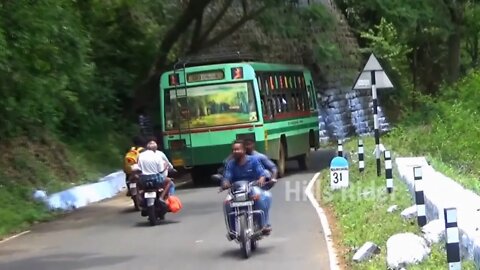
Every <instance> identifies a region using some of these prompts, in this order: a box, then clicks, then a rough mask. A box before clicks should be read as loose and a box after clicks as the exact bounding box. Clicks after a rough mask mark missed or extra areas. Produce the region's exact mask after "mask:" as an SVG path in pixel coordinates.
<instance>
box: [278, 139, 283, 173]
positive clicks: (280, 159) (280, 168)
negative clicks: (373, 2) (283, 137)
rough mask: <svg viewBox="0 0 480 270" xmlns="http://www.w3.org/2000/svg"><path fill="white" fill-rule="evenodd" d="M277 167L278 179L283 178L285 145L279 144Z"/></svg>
mask: <svg viewBox="0 0 480 270" xmlns="http://www.w3.org/2000/svg"><path fill="white" fill-rule="evenodd" d="M277 167H278V168H277V169H278V178H282V177H283V176H285V145H284V144H283V143H280V147H279V150H278V161H277Z"/></svg>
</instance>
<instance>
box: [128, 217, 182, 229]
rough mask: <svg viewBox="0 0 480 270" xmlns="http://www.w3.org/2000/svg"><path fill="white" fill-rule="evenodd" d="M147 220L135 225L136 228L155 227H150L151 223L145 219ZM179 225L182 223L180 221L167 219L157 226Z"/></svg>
mask: <svg viewBox="0 0 480 270" xmlns="http://www.w3.org/2000/svg"><path fill="white" fill-rule="evenodd" d="M144 218H145V221H139V222H137V223H135V225H134V226H135V227H153V226H150V223H148V220H147V217H144ZM177 223H180V221H178V220H169V219H167V218H166V219H165V220H162V221H160V222H158V223H157V225H156V226H165V225H170V224H177Z"/></svg>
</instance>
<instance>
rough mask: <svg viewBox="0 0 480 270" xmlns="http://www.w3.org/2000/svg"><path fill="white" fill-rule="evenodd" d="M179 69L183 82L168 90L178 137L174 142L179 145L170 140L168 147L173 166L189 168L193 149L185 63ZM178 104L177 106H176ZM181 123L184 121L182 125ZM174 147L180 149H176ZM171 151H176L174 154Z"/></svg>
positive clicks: (191, 162)
mask: <svg viewBox="0 0 480 270" xmlns="http://www.w3.org/2000/svg"><path fill="white" fill-rule="evenodd" d="M180 70H183V76H184V80H183V81H184V84H183V86H179V85H175V88H174V91H171V92H170V95H173V96H174V97H175V98H174V99H173V100H175V102H176V103H177V104H174V108H175V109H174V110H175V113H174V117H175V120H176V122H177V123H179V124H178V125H177V133H178V139H177V140H175V142H178V143H179V144H180V145H178V146H177V145H175V143H174V142H172V141H171V142H170V149H171V151H172V157H171V158H172V164H173V166H175V167H177V166H183V167H184V168H187V169H188V168H189V167H190V166H188V165H190V164H193V150H192V148H193V147H192V134H191V133H190V121H191V120H190V116H191V111H190V106H189V104H188V91H187V86H186V81H187V79H186V73H185V64H184V65H183V67H181V69H180ZM175 73H177V69H176V65H175V67H174V74H175ZM177 105H178V106H177ZM181 123H184V124H183V125H182V124H181ZM182 126H183V127H182ZM175 149H182V150H181V151H177V150H175ZM173 152H176V153H175V154H174V153H173Z"/></svg>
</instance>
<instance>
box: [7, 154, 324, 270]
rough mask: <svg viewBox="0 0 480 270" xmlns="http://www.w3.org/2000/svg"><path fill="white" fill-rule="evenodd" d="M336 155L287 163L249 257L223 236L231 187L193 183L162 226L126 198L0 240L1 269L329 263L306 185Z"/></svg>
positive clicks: (314, 266)
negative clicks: (305, 163) (305, 167)
mask: <svg viewBox="0 0 480 270" xmlns="http://www.w3.org/2000/svg"><path fill="white" fill-rule="evenodd" d="M332 154H334V152H332V151H329V152H328V153H327V152H326V151H322V152H316V153H313V154H312V158H311V166H310V168H311V169H310V170H309V171H308V172H296V171H295V169H296V167H297V166H296V164H295V163H294V162H292V163H291V165H290V164H289V167H290V168H292V170H291V173H289V174H288V175H287V176H286V177H285V178H282V179H281V182H280V183H279V184H278V185H277V186H275V188H274V189H272V192H273V205H272V210H271V221H272V226H273V231H272V234H271V235H270V236H269V237H267V238H264V239H263V240H261V241H260V242H259V247H258V249H257V250H256V251H255V252H254V253H253V254H252V257H250V258H249V259H248V260H245V259H243V258H242V257H241V253H240V249H239V246H238V244H236V243H235V242H233V241H232V242H229V241H227V239H226V237H225V234H226V231H225V223H224V219H223V213H222V207H221V203H222V200H223V198H224V197H225V193H221V194H218V192H217V191H218V188H217V187H205V188H188V187H187V188H184V189H181V190H178V192H177V195H178V196H179V197H180V198H181V200H182V202H183V206H184V209H183V210H182V211H181V212H180V213H178V214H167V216H166V220H165V221H164V223H163V224H161V225H158V226H156V227H150V226H149V225H148V224H147V219H146V217H141V216H140V214H139V213H138V212H133V211H131V208H132V207H131V202H130V200H129V199H128V198H127V197H125V196H119V197H116V198H113V199H110V200H108V201H105V202H102V203H98V204H95V205H92V206H89V207H86V208H83V209H79V210H78V211H76V212H74V213H71V214H68V215H66V216H65V217H62V218H60V219H58V220H56V221H53V222H49V223H44V224H39V225H37V226H34V227H33V228H32V230H31V233H28V234H25V235H22V236H20V237H18V238H15V239H12V240H10V241H7V242H4V243H0V269H1V270H27V269H35V270H79V269H89V270H107V269H108V270H116V269H118V270H120V269H128V270H131V269H135V270H142V269H182V270H187V269H196V270H198V269H205V270H207V269H208V270H215V269H232V270H234V269H242V270H243V269H247V268H250V269H262V270H267V269H280V270H287V269H288V270H290V269H318V270H323V269H329V261H328V253H327V248H326V243H325V240H324V235H323V233H322V229H321V224H320V221H319V218H318V216H317V214H316V211H315V209H314V208H313V207H312V205H311V204H310V202H309V201H308V199H307V197H306V196H305V195H304V190H305V187H306V186H307V184H308V182H309V181H310V180H311V178H312V177H313V175H314V174H315V173H316V172H317V171H318V170H319V169H320V168H322V167H325V166H328V161H329V160H330V158H331V156H332ZM289 163H290V162H289Z"/></svg>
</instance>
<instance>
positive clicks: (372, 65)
mask: <svg viewBox="0 0 480 270" xmlns="http://www.w3.org/2000/svg"><path fill="white" fill-rule="evenodd" d="M372 71H373V72H374V73H375V86H376V88H377V89H385V88H393V84H392V82H391V81H390V79H389V78H388V76H387V74H386V73H385V71H384V70H383V68H382V66H381V65H380V63H379V62H378V60H377V58H376V57H375V55H374V54H373V53H372V54H370V57H369V58H368V61H367V63H366V64H365V67H364V68H363V70H362V72H361V73H360V75H359V76H358V78H357V80H356V81H355V84H354V86H353V89H354V90H362V89H371V87H372V83H371V81H372V80H371V72H372Z"/></svg>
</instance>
